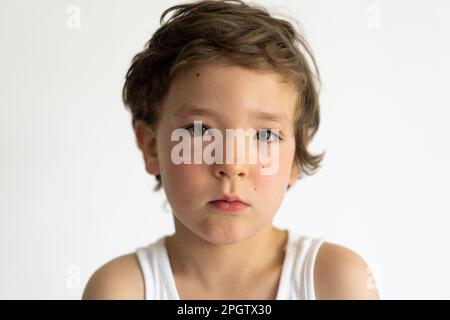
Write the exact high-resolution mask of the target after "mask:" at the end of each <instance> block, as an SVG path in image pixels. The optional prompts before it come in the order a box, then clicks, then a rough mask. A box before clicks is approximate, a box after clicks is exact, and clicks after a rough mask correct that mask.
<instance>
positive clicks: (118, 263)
mask: <svg viewBox="0 0 450 320" xmlns="http://www.w3.org/2000/svg"><path fill="white" fill-rule="evenodd" d="M144 297H145V293H144V277H143V275H142V271H141V268H140V266H139V262H138V260H137V256H136V254H135V253H130V254H126V255H123V256H120V257H117V258H115V259H113V260H111V261H109V262H107V263H105V264H104V265H102V266H101V267H100V268H98V269H97V270H96V271H95V272H94V273H93V274H92V276H91V278H90V279H89V281H88V283H87V285H86V288H85V289H84V292H83V297H82V299H83V300H143V299H144Z"/></svg>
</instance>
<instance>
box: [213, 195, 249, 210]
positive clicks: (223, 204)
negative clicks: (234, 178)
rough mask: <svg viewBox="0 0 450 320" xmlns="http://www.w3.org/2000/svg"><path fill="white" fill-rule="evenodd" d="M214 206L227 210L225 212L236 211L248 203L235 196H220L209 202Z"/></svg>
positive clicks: (245, 206)
mask: <svg viewBox="0 0 450 320" xmlns="http://www.w3.org/2000/svg"><path fill="white" fill-rule="evenodd" d="M209 203H210V204H211V205H212V206H213V207H214V208H216V209H218V210H221V211H227V212H238V211H242V210H244V209H245V208H247V207H248V204H247V203H245V202H244V201H242V200H241V199H240V198H239V197H237V196H227V195H225V196H222V197H220V198H219V199H216V200H213V201H210V202H209Z"/></svg>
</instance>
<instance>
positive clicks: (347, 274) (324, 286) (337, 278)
mask: <svg viewBox="0 0 450 320" xmlns="http://www.w3.org/2000/svg"><path fill="white" fill-rule="evenodd" d="M314 288H315V293H316V299H318V300H373V299H379V294H378V289H377V288H376V285H375V283H374V281H373V276H372V272H371V270H370V268H369V265H368V264H367V263H366V261H364V259H363V258H362V257H361V256H359V255H358V254H357V253H356V252H354V251H352V250H351V249H349V248H346V247H344V246H340V245H337V244H333V243H330V242H324V243H322V245H321V246H320V248H319V251H318V253H317V257H316V262H315V268H314Z"/></svg>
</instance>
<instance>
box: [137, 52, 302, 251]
mask: <svg viewBox="0 0 450 320" xmlns="http://www.w3.org/2000/svg"><path fill="white" fill-rule="evenodd" d="M221 62H222V63H221ZM280 80H281V78H280V77H279V75H277V74H274V73H268V72H259V71H254V70H249V69H245V68H243V67H240V66H236V65H230V64H226V61H225V60H221V61H216V62H214V63H206V64H202V65H198V66H195V67H192V68H190V69H188V70H185V71H183V72H181V73H178V74H177V75H176V77H175V78H174V79H173V81H172V83H171V86H170V88H169V91H168V93H167V95H166V96H164V98H163V99H162V101H161V107H162V111H161V117H160V122H159V123H158V126H157V129H156V132H155V131H153V130H151V129H150V128H149V127H146V126H145V125H143V123H142V122H137V124H136V125H135V133H136V138H137V142H138V145H139V147H140V149H141V150H142V151H143V155H144V161H145V164H146V170H147V171H148V172H149V173H150V174H153V175H156V174H160V175H161V179H162V184H163V187H164V191H165V193H166V196H167V200H168V202H169V203H170V206H171V208H172V211H173V214H174V215H175V219H177V220H178V221H176V225H177V227H178V228H186V229H185V230H183V231H190V232H193V233H195V234H196V235H197V236H198V237H200V238H202V239H204V240H205V241H208V242H210V243H214V244H228V243H235V242H239V241H242V240H245V239H247V238H249V237H251V236H253V235H255V234H256V233H258V232H259V231H260V230H262V229H263V228H265V227H267V226H268V225H271V224H272V218H273V216H274V215H275V213H276V212H277V210H278V208H279V207H280V205H281V202H282V200H283V197H284V194H285V192H286V189H287V186H288V184H289V185H292V184H293V183H294V182H295V181H296V180H297V177H298V174H299V168H298V165H297V164H296V163H294V155H295V140H294V128H293V117H294V109H295V104H296V101H297V97H298V91H297V90H296V89H295V88H294V87H293V86H292V85H288V84H284V83H281V82H280ZM189 106H191V107H192V106H195V107H196V108H201V109H206V110H207V111H208V114H206V113H203V114H198V113H197V114H191V113H190V112H186V111H187V110H190V109H189V108H190V107H189ZM261 111H263V112H266V113H270V114H274V115H277V116H278V118H279V120H277V121H273V120H268V119H263V118H259V117H257V116H255V112H261ZM194 121H201V122H202V125H203V126H204V128H203V129H200V130H197V129H193V128H190V129H189V130H191V135H192V137H194V133H195V135H197V136H200V140H201V138H202V133H203V134H204V131H205V130H206V129H208V128H215V129H219V130H220V131H221V132H222V133H223V143H224V146H225V145H226V143H227V138H226V135H225V130H226V129H243V130H247V129H255V130H258V129H268V128H270V129H278V130H279V134H280V138H281V140H280V141H272V142H271V146H272V147H273V146H274V144H278V154H276V157H277V158H278V159H272V161H275V160H276V161H278V167H277V170H276V172H275V173H273V174H269V175H267V174H262V171H261V169H262V167H263V166H264V164H262V163H261V162H260V161H256V163H254V162H252V163H251V162H250V161H249V159H248V158H247V159H245V161H244V163H238V161H237V160H236V158H234V161H233V162H232V163H230V162H227V161H226V155H225V154H226V152H228V151H227V150H223V155H224V161H223V163H213V164H207V163H205V161H202V163H201V164H194V163H193V160H192V162H191V164H186V163H182V164H175V163H174V161H173V155H172V150H173V148H174V147H175V146H176V145H179V144H180V142H179V140H176V141H171V135H172V133H173V132H174V130H176V129H179V128H186V127H188V126H189V125H191V124H193V123H194ZM255 139H256V140H258V141H259V140H260V141H261V142H263V141H270V140H272V139H273V135H272V138H268V136H267V135H264V134H261V135H259V136H258V138H255ZM193 140H194V139H192V144H193ZM208 143H209V142H201V146H202V148H205V146H206V145H208ZM234 143H235V148H236V145H237V141H236V140H234ZM245 146H246V148H249V143H248V138H247V142H246V144H245ZM234 150H235V152H236V149H234ZM248 152H249V151H248V149H247V153H248ZM192 159H194V156H193V155H192ZM266 166H267V163H266ZM225 194H228V195H230V194H231V195H237V196H238V197H239V198H240V199H241V200H242V201H243V202H245V203H246V204H247V205H248V206H247V207H246V208H245V209H243V210H240V211H237V212H231V213H230V212H227V211H222V210H219V209H217V207H215V206H214V205H213V204H212V203H211V201H213V200H216V199H218V198H221V197H222V196H223V195H225ZM178 231H179V230H177V232H178Z"/></svg>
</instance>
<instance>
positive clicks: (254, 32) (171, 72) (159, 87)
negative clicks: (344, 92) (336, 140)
mask: <svg viewBox="0 0 450 320" xmlns="http://www.w3.org/2000/svg"><path fill="white" fill-rule="evenodd" d="M172 11H173V14H172V15H171V17H170V18H169V19H168V20H167V21H166V22H163V20H164V17H165V16H166V15H167V14H168V13H169V12H172ZM160 24H161V26H160V27H159V29H158V30H157V31H156V32H155V33H154V34H153V36H152V37H151V39H150V40H149V41H148V42H147V43H146V44H145V46H144V49H143V50H142V51H141V52H139V53H138V54H136V55H135V56H134V58H133V59H132V62H131V66H130V68H129V69H128V71H127V73H126V80H125V84H124V86H123V90H122V99H123V102H124V105H125V106H126V107H127V109H129V110H130V112H131V114H132V125H133V126H134V123H135V122H136V121H137V120H143V121H144V122H145V123H146V124H147V125H149V126H151V127H153V128H155V127H156V125H157V124H158V121H159V115H160V111H161V110H160V105H159V103H158V102H159V101H160V99H161V98H162V97H163V96H164V95H165V94H166V92H167V91H168V89H169V86H170V83H171V80H172V79H173V78H174V76H175V75H176V74H177V72H179V71H180V70H181V69H184V68H188V67H190V66H193V65H195V64H200V63H206V62H210V61H214V60H215V59H217V58H219V57H226V58H228V59H229V60H231V61H232V62H233V63H235V64H236V65H240V66H244V67H246V68H250V69H254V70H265V71H271V72H275V73H278V74H279V75H281V76H282V78H283V79H284V82H289V83H293V84H295V85H296V87H297V88H298V92H299V96H298V102H297V106H296V112H295V116H294V121H295V122H294V132H295V141H296V150H295V160H296V161H297V163H298V164H299V165H300V174H299V179H300V178H301V177H302V173H305V174H307V175H312V174H314V173H315V172H316V171H317V170H318V168H319V167H320V162H321V161H322V159H323V157H324V155H325V152H323V153H322V154H317V155H314V154H311V153H310V152H309V151H308V150H307V147H308V145H309V143H310V142H311V140H312V138H313V137H314V135H315V134H316V132H317V130H318V128H319V122H320V115H319V91H320V84H321V80H320V74H319V70H318V67H317V64H316V61H315V59H314V56H313V54H312V50H311V48H310V47H309V45H308V43H307V41H306V40H305V38H304V37H303V36H302V35H301V34H300V33H299V32H298V31H297V30H296V29H295V28H294V27H293V26H292V24H291V23H290V22H288V21H286V20H284V19H279V18H275V17H273V16H271V15H270V14H269V13H268V11H267V10H266V9H265V8H263V7H260V6H257V5H254V4H252V5H249V4H246V3H244V2H243V1H240V0H203V1H194V2H188V3H183V4H179V5H175V6H172V7H170V8H168V9H166V10H165V11H164V12H163V14H162V15H161V18H160ZM308 59H310V61H308ZM313 71H314V72H313ZM156 179H157V182H158V184H157V185H156V187H155V188H154V190H155V191H157V190H159V189H161V186H162V182H161V176H160V175H156ZM288 188H289V186H288Z"/></svg>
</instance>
